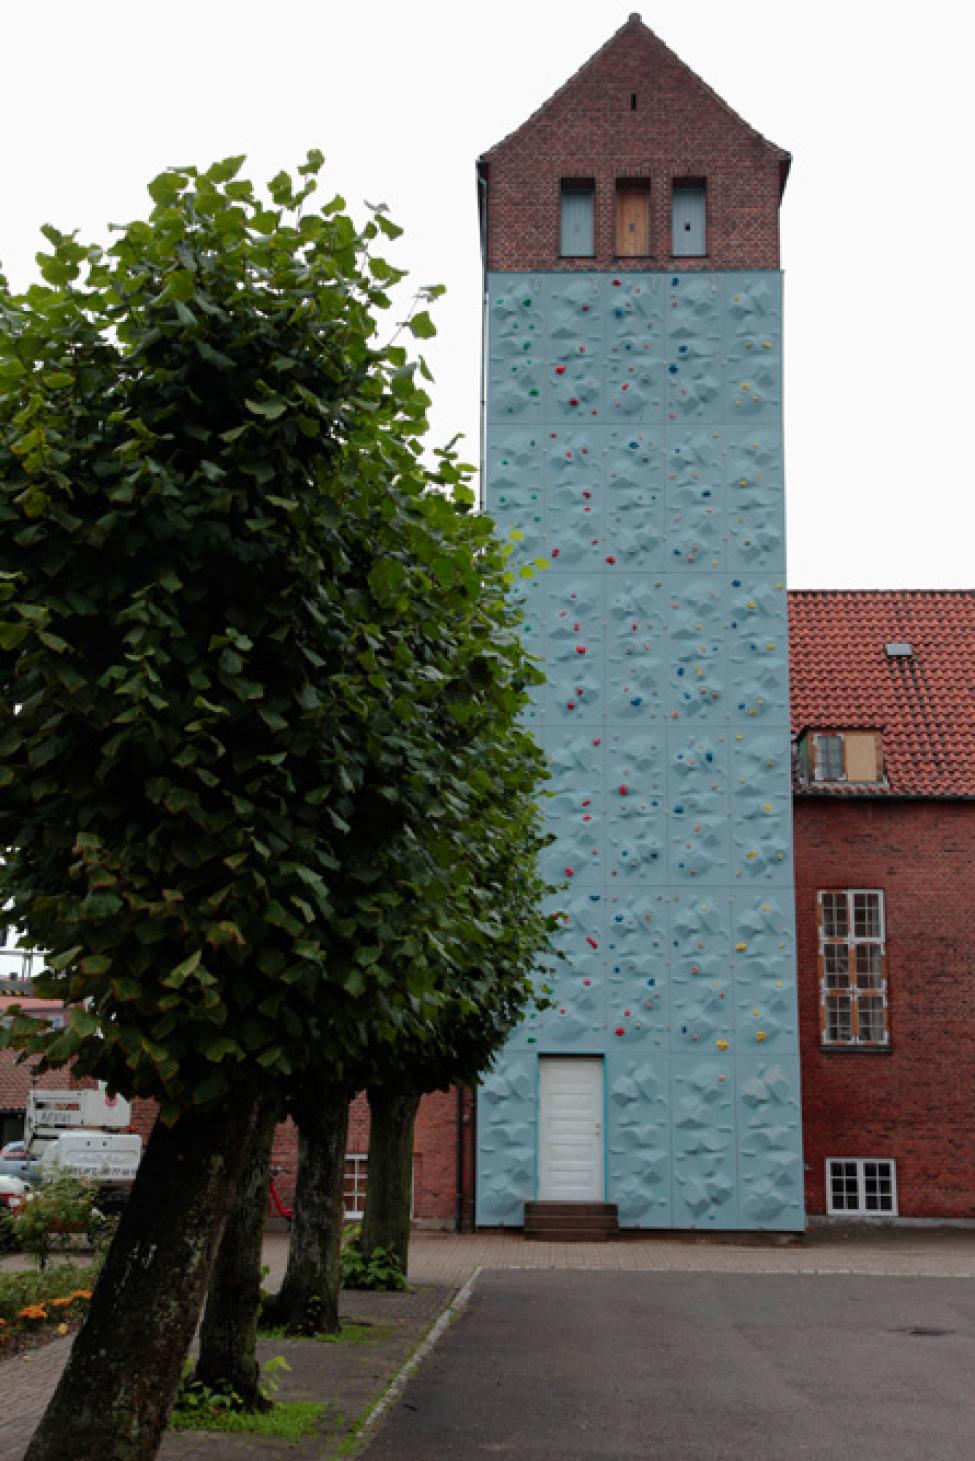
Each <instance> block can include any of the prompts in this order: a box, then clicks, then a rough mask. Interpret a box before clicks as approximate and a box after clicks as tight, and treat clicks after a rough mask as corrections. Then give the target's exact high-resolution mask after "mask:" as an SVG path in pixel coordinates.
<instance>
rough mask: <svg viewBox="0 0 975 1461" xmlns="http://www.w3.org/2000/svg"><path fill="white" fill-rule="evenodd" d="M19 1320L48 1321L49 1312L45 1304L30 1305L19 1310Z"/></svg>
mask: <svg viewBox="0 0 975 1461" xmlns="http://www.w3.org/2000/svg"><path fill="white" fill-rule="evenodd" d="M17 1318H18V1319H46V1318H47V1310H46V1309H45V1308H44V1305H43V1304H28V1305H27V1307H26V1309H18V1310H17Z"/></svg>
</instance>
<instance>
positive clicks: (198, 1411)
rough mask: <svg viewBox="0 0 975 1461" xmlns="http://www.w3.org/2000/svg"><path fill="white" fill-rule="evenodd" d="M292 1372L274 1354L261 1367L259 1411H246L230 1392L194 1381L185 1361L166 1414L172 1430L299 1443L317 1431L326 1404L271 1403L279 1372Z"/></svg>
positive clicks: (307, 1402)
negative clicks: (233, 1433)
mask: <svg viewBox="0 0 975 1461" xmlns="http://www.w3.org/2000/svg"><path fill="white" fill-rule="evenodd" d="M290 1369H291V1366H290V1365H289V1364H288V1361H287V1360H286V1359H285V1358H284V1356H283V1355H275V1357H274V1359H272V1360H268V1362H267V1363H266V1364H265V1366H264V1372H263V1379H264V1383H263V1384H262V1385H261V1387H260V1389H261V1394H262V1396H263V1397H264V1408H263V1409H262V1410H248V1409H246V1407H245V1406H244V1402H243V1400H242V1399H241V1397H240V1396H239V1395H238V1394H237V1393H236V1392H235V1391H234V1390H231V1389H219V1388H218V1389H214V1388H211V1387H210V1386H209V1385H203V1384H201V1383H200V1381H199V1380H194V1379H193V1365H192V1362H191V1361H189V1360H188V1361H187V1363H186V1366H185V1368H184V1370H183V1378H182V1379H181V1381H180V1385H179V1389H178V1390H177V1392H176V1401H175V1404H174V1405H173V1408H172V1410H171V1411H170V1414H169V1425H170V1427H171V1429H172V1430H175V1431H238V1432H245V1433H246V1434H248V1435H252V1436H278V1437H281V1438H282V1439H283V1440H286V1441H300V1440H301V1439H302V1438H303V1437H305V1436H309V1435H311V1434H312V1433H313V1432H314V1431H316V1430H318V1428H319V1424H320V1422H321V1420H322V1417H323V1416H324V1414H325V1411H326V1409H327V1407H326V1405H325V1404H324V1403H323V1402H321V1401H317V1400H283V1401H278V1400H273V1399H272V1396H273V1395H274V1392H275V1391H276V1390H277V1389H278V1388H279V1386H280V1384H281V1378H280V1377H281V1375H282V1373H287V1371H288V1370H290Z"/></svg>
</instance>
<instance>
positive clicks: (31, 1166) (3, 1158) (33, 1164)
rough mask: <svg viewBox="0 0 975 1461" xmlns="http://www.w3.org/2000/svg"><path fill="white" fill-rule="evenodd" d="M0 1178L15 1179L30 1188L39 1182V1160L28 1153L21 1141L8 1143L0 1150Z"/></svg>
mask: <svg viewBox="0 0 975 1461" xmlns="http://www.w3.org/2000/svg"><path fill="white" fill-rule="evenodd" d="M0 1177H17V1178H19V1179H20V1181H21V1182H26V1183H27V1185H28V1186H29V1187H32V1186H33V1185H34V1183H35V1182H39V1181H40V1180H41V1163H40V1158H39V1157H35V1156H34V1155H33V1154H32V1153H31V1152H29V1151H28V1150H27V1148H26V1146H25V1145H24V1143H23V1142H22V1141H8V1142H7V1145H6V1146H5V1147H3V1148H0Z"/></svg>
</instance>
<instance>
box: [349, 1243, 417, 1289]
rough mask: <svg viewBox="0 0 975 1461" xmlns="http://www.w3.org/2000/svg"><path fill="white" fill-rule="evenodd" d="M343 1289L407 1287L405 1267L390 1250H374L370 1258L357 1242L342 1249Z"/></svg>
mask: <svg viewBox="0 0 975 1461" xmlns="http://www.w3.org/2000/svg"><path fill="white" fill-rule="evenodd" d="M342 1287H343V1288H345V1289H391V1290H399V1289H405V1288H406V1287H407V1283H406V1274H405V1273H404V1272H403V1265H402V1264H401V1263H400V1261H399V1259H398V1258H397V1256H396V1254H395V1253H393V1252H392V1251H391V1250H390V1249H389V1248H373V1250H372V1252H371V1253H370V1254H369V1256H368V1258H367V1257H366V1255H365V1254H364V1253H363V1252H362V1249H361V1248H360V1247H359V1246H358V1244H357V1243H355V1242H350V1243H346V1245H345V1247H344V1248H343V1249H342Z"/></svg>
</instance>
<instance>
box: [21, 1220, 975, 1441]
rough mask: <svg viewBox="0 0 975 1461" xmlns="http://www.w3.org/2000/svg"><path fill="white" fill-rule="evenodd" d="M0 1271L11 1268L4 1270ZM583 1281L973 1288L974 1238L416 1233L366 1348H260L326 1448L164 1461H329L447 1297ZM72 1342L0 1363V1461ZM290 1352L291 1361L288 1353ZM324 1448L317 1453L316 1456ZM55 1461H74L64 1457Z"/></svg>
mask: <svg viewBox="0 0 975 1461" xmlns="http://www.w3.org/2000/svg"><path fill="white" fill-rule="evenodd" d="M287 1244H288V1239H287V1235H286V1234H269V1235H268V1237H267V1238H266V1240H265V1248H264V1261H265V1263H266V1264H267V1265H268V1266H269V1268H270V1274H269V1277H268V1281H267V1282H268V1287H270V1288H272V1289H273V1288H274V1287H276V1286H277V1284H278V1283H279V1281H280V1278H281V1276H282V1274H283V1272H284V1266H285V1262H286V1260H287ZM0 1266H2V1267H5V1268H6V1267H13V1266H18V1264H17V1260H10V1259H7V1260H4V1261H3V1263H2V1265H0ZM504 1269H570V1270H571V1269H589V1270H602V1271H623V1272H627V1271H629V1272H642V1273H678V1274H680V1273H685V1274H692V1273H716V1274H756V1275H757V1274H782V1275H787V1274H803V1275H815V1274H856V1275H862V1276H865V1277H868V1276H871V1275H873V1276H877V1277H887V1278H891V1277H895V1278H896V1277H903V1278H909V1277H921V1278H953V1279H965V1278H973V1277H975V1230H967V1229H964V1230H959V1229H924V1228H922V1229H913V1228H891V1229H882V1228H876V1229H871V1228H865V1227H850V1228H834V1227H825V1226H824V1227H822V1228H817V1229H813V1230H812V1232H811V1233H810V1234H809V1235H807V1236H806V1237H805V1238H804V1239H802V1240H801V1241H800V1242H797V1243H789V1244H782V1243H781V1242H778V1241H776V1240H766V1241H745V1240H743V1239H729V1240H728V1241H726V1242H716V1241H714V1240H713V1239H709V1240H706V1241H705V1240H698V1239H695V1238H693V1237H690V1236H688V1235H683V1236H677V1235H670V1234H668V1235H666V1236H664V1235H655V1236H653V1237H640V1238H628V1239H623V1240H621V1241H619V1242H615V1243H533V1242H526V1241H525V1240H524V1239H523V1238H522V1237H521V1235H520V1234H517V1233H511V1234H504V1233H476V1234H472V1235H464V1236H458V1235H455V1234H447V1233H418V1234H416V1235H415V1236H414V1239H413V1243H412V1249H411V1259H410V1279H411V1281H412V1283H413V1284H414V1285H415V1286H416V1292H415V1293H413V1294H405V1295H399V1294H348V1295H345V1296H344V1303H343V1312H344V1314H345V1315H346V1317H348V1318H350V1319H361V1320H365V1321H366V1322H368V1323H372V1324H376V1325H382V1326H389V1328H388V1331H386V1330H384V1332H383V1337H382V1338H381V1339H380V1340H377V1341H376V1342H370V1343H368V1344H360V1345H326V1344H309V1343H307V1342H301V1341H299V1342H297V1343H293V1342H285V1341H280V1340H278V1341H268V1342H267V1343H266V1344H265V1346H264V1357H265V1358H268V1357H270V1356H272V1355H274V1354H280V1353H285V1352H286V1358H287V1359H288V1362H289V1364H291V1365H292V1372H291V1374H290V1375H287V1376H285V1377H284V1383H283V1384H282V1387H281V1391H280V1398H282V1399H295V1400H297V1399H318V1400H326V1401H329V1402H330V1404H331V1407H332V1409H331V1412H330V1420H329V1424H328V1427H327V1428H326V1434H325V1436H320V1437H319V1438H318V1439H317V1440H316V1441H314V1442H311V1443H309V1445H308V1446H305V1447H301V1448H297V1449H296V1448H294V1447H291V1446H285V1447H284V1448H283V1449H282V1448H281V1446H280V1445H276V1443H274V1442H272V1441H269V1440H266V1439H263V1438H261V1439H258V1438H256V1437H254V1438H249V1437H240V1436H228V1435H220V1434H215V1433H204V1432H183V1433H180V1434H175V1433H170V1434H169V1435H167V1437H166V1439H165V1441H164V1443H163V1447H162V1450H161V1452H160V1455H161V1457H162V1458H163V1461H197V1458H204V1457H205V1458H208V1461H224V1458H226V1461H230V1458H235V1461H237V1458H244V1457H246V1458H248V1461H262V1458H264V1457H267V1458H273V1457H276V1456H277V1455H278V1454H281V1455H285V1454H287V1455H289V1456H291V1457H294V1458H296V1461H298V1458H301V1461H304V1458H306V1457H307V1458H311V1457H312V1456H314V1457H315V1458H317V1461H327V1458H328V1457H330V1456H332V1455H334V1454H335V1446H336V1445H338V1444H340V1443H341V1442H342V1439H343V1438H347V1437H348V1435H349V1432H350V1428H352V1427H353V1426H354V1425H355V1423H356V1422H357V1421H358V1420H360V1419H361V1418H362V1417H364V1416H365V1415H366V1414H367V1413H368V1412H369V1411H370V1410H371V1409H372V1406H373V1404H374V1403H375V1401H376V1399H377V1398H378V1397H379V1395H380V1394H381V1393H382V1392H383V1391H384V1390H385V1388H386V1387H387V1385H388V1384H389V1383H390V1382H391V1381H392V1379H393V1378H394V1376H395V1375H396V1374H397V1373H398V1372H399V1371H400V1370H401V1368H402V1366H403V1365H404V1363H405V1361H406V1360H407V1359H408V1357H409V1355H410V1354H411V1353H412V1352H413V1351H414V1349H415V1348H416V1346H417V1345H418V1344H419V1343H420V1342H421V1340H422V1339H423V1336H424V1335H425V1334H426V1333H427V1331H428V1330H429V1329H430V1327H431V1325H432V1324H434V1322H435V1321H436V1319H437V1316H438V1315H439V1314H441V1313H442V1312H443V1311H444V1310H445V1309H446V1308H447V1306H448V1304H449V1303H450V1301H451V1299H452V1297H453V1295H454V1294H455V1293H456V1292H457V1290H458V1289H459V1288H460V1287H461V1286H462V1285H464V1284H465V1283H467V1282H468V1280H470V1279H471V1278H472V1276H473V1275H475V1274H476V1273H477V1272H478V1271H479V1270H504ZM69 1347H70V1340H57V1341H55V1342H54V1343H53V1344H50V1345H47V1346H46V1347H45V1348H44V1349H41V1350H37V1351H35V1352H34V1353H33V1354H30V1355H26V1356H23V1357H19V1358H14V1359H11V1360H6V1361H4V1362H2V1363H0V1396H2V1397H3V1422H2V1427H0V1461H21V1458H22V1457H23V1454H24V1450H25V1449H26V1446H27V1443H28V1441H29V1439H30V1436H31V1434H32V1432H33V1429H34V1427H35V1426H36V1424H37V1421H38V1420H39V1418H40V1416H41V1414H42V1412H43V1410H44V1407H45V1405H46V1404H47V1400H48V1398H49V1396H50V1394H51V1392H52V1390H53V1389H54V1386H55V1385H56V1383H57V1378H58V1375H59V1374H60V1372H61V1368H62V1366H63V1365H64V1363H65V1361H66V1359H67V1355H68V1351H69ZM292 1351H294V1353H293V1352H292ZM323 1448H324V1449H323ZM64 1461H90V1458H87V1457H74V1456H73V1455H72V1453H71V1450H70V1445H66V1449H65V1452H64Z"/></svg>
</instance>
